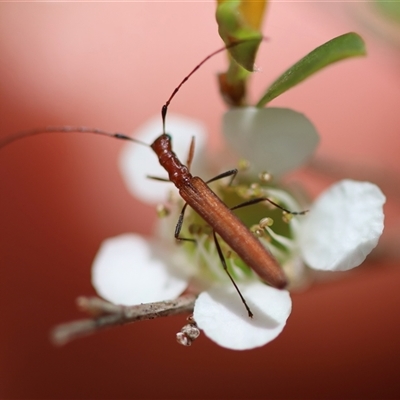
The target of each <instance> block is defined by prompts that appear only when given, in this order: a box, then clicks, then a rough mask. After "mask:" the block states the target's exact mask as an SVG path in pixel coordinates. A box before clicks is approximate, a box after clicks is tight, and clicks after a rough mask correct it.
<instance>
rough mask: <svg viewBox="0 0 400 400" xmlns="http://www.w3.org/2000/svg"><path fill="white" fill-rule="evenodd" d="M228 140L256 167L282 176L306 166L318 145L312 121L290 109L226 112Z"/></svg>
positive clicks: (225, 125)
mask: <svg viewBox="0 0 400 400" xmlns="http://www.w3.org/2000/svg"><path fill="white" fill-rule="evenodd" d="M223 132H224V135H225V138H226V140H227V141H228V143H229V144H230V145H231V146H232V148H233V149H234V150H235V151H236V152H237V153H238V155H239V156H240V157H242V158H245V159H247V160H248V161H250V163H251V164H252V166H254V168H255V170H256V171H257V173H258V172H260V171H268V172H271V173H272V174H274V175H281V174H283V173H285V172H288V171H290V170H292V169H295V168H297V167H299V166H300V165H302V164H303V163H304V162H305V161H306V160H307V159H308V158H309V157H310V156H311V155H312V154H313V153H314V150H315V149H316V147H317V144H318V141H319V137H318V133H317V131H316V130H315V128H314V126H313V125H312V123H311V122H310V121H309V120H308V119H307V118H306V117H305V116H304V115H303V114H300V113H298V112H296V111H293V110H290V109H288V108H255V107H243V108H236V109H232V110H230V111H228V112H226V113H225V114H224V117H223Z"/></svg>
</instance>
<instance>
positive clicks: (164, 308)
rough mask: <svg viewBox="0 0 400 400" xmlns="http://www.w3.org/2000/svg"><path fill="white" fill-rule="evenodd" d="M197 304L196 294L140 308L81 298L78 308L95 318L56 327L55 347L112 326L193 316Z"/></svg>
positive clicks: (144, 305)
mask: <svg viewBox="0 0 400 400" xmlns="http://www.w3.org/2000/svg"><path fill="white" fill-rule="evenodd" d="M195 300H196V296H195V295H194V294H187V295H184V296H181V297H178V298H177V299H175V300H168V301H159V302H156V303H147V304H139V305H137V306H121V305H115V304H111V303H108V302H106V301H104V300H101V299H99V298H96V297H90V298H87V297H79V298H78V299H77V305H78V307H79V308H80V309H82V310H84V311H86V312H88V313H90V314H92V315H94V316H95V317H94V318H92V319H82V320H78V321H73V322H69V323H66V324H62V325H58V326H56V327H55V328H54V329H53V331H52V332H51V340H52V342H53V343H54V344H56V345H64V344H66V343H68V342H70V341H72V340H74V339H77V338H79V337H82V336H87V335H90V334H93V333H96V332H99V331H101V330H103V329H106V328H110V327H113V326H118V325H124V324H128V323H132V322H137V321H143V320H147V319H155V318H160V317H168V316H171V315H177V314H185V313H191V312H192V311H193V307H194V302H195Z"/></svg>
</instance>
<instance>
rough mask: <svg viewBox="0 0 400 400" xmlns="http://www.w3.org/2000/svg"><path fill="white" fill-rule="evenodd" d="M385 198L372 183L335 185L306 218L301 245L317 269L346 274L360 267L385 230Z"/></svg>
mask: <svg viewBox="0 0 400 400" xmlns="http://www.w3.org/2000/svg"><path fill="white" fill-rule="evenodd" d="M384 203H385V196H384V195H383V194H382V192H381V191H380V189H379V188H378V187H377V186H376V185H374V184H372V183H369V182H357V181H352V180H343V181H341V182H339V183H337V184H335V185H333V186H331V187H330V188H329V189H328V190H327V191H326V192H324V193H323V194H322V195H321V196H320V197H319V198H318V199H317V200H316V202H315V203H314V204H313V206H312V208H311V210H310V212H309V214H308V215H307V216H306V217H305V218H304V221H303V225H302V227H301V230H300V237H299V244H300V248H301V251H302V254H303V257H304V260H305V261H306V263H307V264H308V265H309V266H310V267H311V268H314V269H319V270H325V271H333V270H335V271H346V270H348V269H351V268H354V267H356V266H358V265H360V264H361V263H362V262H363V261H364V259H365V257H366V256H367V255H368V254H369V253H370V252H371V250H372V249H373V248H374V247H375V246H376V245H377V243H378V240H379V237H380V236H381V234H382V231H383V220H384V214H383V204H384Z"/></svg>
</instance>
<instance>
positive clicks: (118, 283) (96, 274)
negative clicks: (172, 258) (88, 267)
mask: <svg viewBox="0 0 400 400" xmlns="http://www.w3.org/2000/svg"><path fill="white" fill-rule="evenodd" d="M160 247H161V246H160V244H158V245H157V246H152V244H151V243H150V242H148V241H147V240H145V239H144V238H143V237H141V236H139V235H134V234H124V235H120V236H116V237H113V238H110V239H107V240H105V241H104V242H103V243H102V245H101V247H100V250H99V251H98V253H97V255H96V258H95V260H94V263H93V268H92V284H93V286H94V288H95V289H96V291H97V293H98V294H99V295H100V296H101V297H103V298H104V299H106V300H108V301H110V302H112V303H115V304H123V305H135V304H139V303H147V302H154V301H161V300H168V299H173V298H175V297H177V296H179V295H180V294H181V293H182V292H183V291H184V290H185V288H186V286H187V281H188V277H187V276H186V275H185V274H184V273H183V272H182V271H180V270H176V271H175V270H173V269H172V268H170V267H169V266H168V265H166V263H165V259H168V257H166V254H165V251H163V250H162V249H161V250H160Z"/></svg>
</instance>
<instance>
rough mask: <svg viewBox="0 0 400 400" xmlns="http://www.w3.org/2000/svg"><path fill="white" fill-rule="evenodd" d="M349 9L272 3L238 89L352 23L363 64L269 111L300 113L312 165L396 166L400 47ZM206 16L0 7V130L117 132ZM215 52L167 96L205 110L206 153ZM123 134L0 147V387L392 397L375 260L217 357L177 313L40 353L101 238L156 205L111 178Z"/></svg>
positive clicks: (179, 106)
mask: <svg viewBox="0 0 400 400" xmlns="http://www.w3.org/2000/svg"><path fill="white" fill-rule="evenodd" d="M363 6H365V4H364V5H363V4H362V3H360V4H355V5H354V4H353V6H352V7H351V9H350V8H349V7H348V4H346V3H319V4H315V3H314V4H312V3H290V2H289V3H286V2H279V3H278V2H277V3H272V4H270V10H269V12H268V17H267V21H266V23H265V29H264V32H265V35H266V36H268V38H269V41H268V42H267V43H265V44H263V46H262V48H261V51H260V56H259V58H258V60H257V64H258V66H259V67H260V68H261V69H262V71H261V72H259V73H257V74H255V76H254V79H253V82H252V91H253V92H252V95H253V98H254V99H256V98H257V97H258V96H259V95H260V94H261V92H262V90H263V89H264V88H265V87H266V86H267V84H268V83H269V82H271V81H272V80H273V79H274V78H275V77H276V76H277V75H278V74H279V73H280V72H282V71H283V70H284V69H285V68H287V67H288V66H290V65H291V64H292V63H294V62H295V61H297V60H298V59H299V58H300V57H302V56H303V55H305V54H306V53H307V52H309V51H311V50H312V49H313V48H315V47H316V46H318V45H320V44H322V43H323V42H325V41H327V40H329V39H331V38H332V37H334V36H338V35H340V34H342V33H345V32H348V31H352V30H354V31H358V32H359V33H362V34H363V35H364V38H365V39H366V41H367V47H368V52H369V56H368V58H363V59H355V60H350V61H346V62H343V63H340V64H338V65H336V66H334V67H331V68H329V69H327V70H326V71H324V72H322V73H320V74H318V75H316V76H315V77H313V78H312V79H310V81H307V82H306V83H304V84H302V85H300V86H298V87H297V88H295V89H294V90H292V91H290V92H289V93H287V94H284V95H283V96H282V97H280V98H278V99H277V100H276V101H274V103H272V105H278V106H288V107H292V108H294V109H296V110H298V111H300V112H304V113H305V114H306V115H307V116H308V117H309V118H310V119H311V120H312V121H313V122H314V123H315V125H316V126H317V128H318V129H319V131H320V133H321V136H322V143H321V146H320V149H319V155H320V156H321V157H322V159H324V158H335V159H339V160H344V161H351V162H354V163H356V164H357V165H360V166H364V165H365V167H366V168H367V167H368V168H369V167H371V168H376V167H379V168H382V171H390V172H391V173H392V174H393V175H394V176H396V177H397V176H398V174H399V173H400V164H399V162H398V153H399V144H400V136H399V133H400V132H399V131H400V112H399V104H400V90H399V87H400V68H399V67H400V51H399V49H397V52H396V50H395V49H393V48H391V47H390V46H389V45H388V44H387V43H385V42H383V41H381V40H380V39H379V38H378V37H376V36H374V35H373V34H372V32H370V31H369V30H367V29H366V27H365V25H363V24H361V23H360V21H359V19H357V15H358V10H357V7H363ZM214 10H215V4H214V3H213V2H132V3H90V2H88V3H2V4H0V37H1V38H2V39H1V41H0V54H1V55H2V56H1V63H0V83H1V97H0V102H1V104H0V130H1V135H2V136H6V135H8V134H10V133H13V132H17V131H20V130H24V129H29V128H33V127H40V126H46V125H64V124H74V125H86V126H93V127H98V128H102V129H105V130H111V131H121V132H126V133H131V132H133V131H134V130H135V128H137V127H138V126H139V125H140V124H142V123H143V122H144V121H146V120H147V119H148V118H149V117H151V116H153V115H155V114H158V113H159V112H160V108H161V106H162V104H163V103H164V102H165V101H166V99H167V98H168V96H169V95H170V93H171V91H172V90H173V89H174V88H175V87H176V86H177V84H178V83H179V81H180V80H181V79H182V78H183V77H184V76H185V75H186V74H187V73H188V72H189V71H190V69H191V68H193V67H194V66H195V65H196V64H197V63H198V62H199V61H200V60H201V59H202V58H203V57H204V56H206V55H207V54H209V53H210V52H212V51H213V50H215V49H217V48H219V47H220V46H221V42H220V40H219V38H218V35H217V27H216V23H215V22H214V17H213V14H214ZM224 61H225V59H224V56H223V55H222V56H219V58H216V59H214V60H213V61H210V62H209V63H208V64H207V65H205V66H204V67H203V68H202V70H201V71H199V72H198V73H197V75H196V76H194V77H193V79H192V80H191V81H190V82H188V83H187V85H186V86H185V87H184V88H183V89H182V91H181V92H180V93H179V95H178V96H177V98H176V100H174V102H173V103H172V106H171V108H170V111H171V112H175V113H181V114H184V115H187V116H191V117H193V118H197V119H200V120H202V121H204V123H206V124H207V127H208V129H209V132H210V138H211V142H212V143H211V145H212V146H214V147H215V148H216V147H217V146H218V144H219V140H220V136H219V135H220V134H219V121H220V118H221V114H222V112H223V110H224V105H223V104H222V101H221V100H220V98H219V95H218V93H217V90H216V84H215V82H216V81H215V78H214V74H215V73H216V72H217V71H219V70H221V69H222V68H223V65H224ZM160 129H161V121H160ZM171 133H172V134H173V132H171ZM121 146H122V144H121V143H119V142H118V141H112V140H108V139H107V138H99V137H96V136H93V135H81V136H80V135H79V134H76V135H73V134H71V135H70V136H69V137H68V135H41V136H37V137H34V138H29V139H26V140H23V141H20V142H17V143H15V144H13V145H11V146H9V147H6V148H4V149H2V150H1V152H0V202H1V204H0V221H1V223H0V226H1V233H0V234H1V240H0V260H1V261H0V262H1V264H0V316H1V328H0V397H1V398H67V397H73V398H146V397H147V398H154V397H158V398H161V397H163V398H190V397H196V398H199V397H203V398H234V397H235V398H254V397H259V398H261V397H262V398H322V397H324V398H327V397H329V398H350V397H352V398H355V397H358V398H374V397H375V398H384V397H386V398H387V397H392V398H394V397H398V396H399V395H400V381H399V378H398V374H399V367H400V341H399V337H400V313H399V303H400V291H399V289H398V287H399V283H400V269H399V268H398V259H395V258H390V257H387V258H386V259H385V260H383V261H380V262H375V263H373V262H372V261H370V262H367V263H366V265H365V266H363V267H362V268H360V269H358V270H356V271H355V272H353V273H351V274H349V276H348V277H347V278H345V279H341V280H335V281H332V282H328V283H324V284H321V285H318V286H314V287H313V288H311V289H310V290H308V291H307V292H305V293H299V294H294V295H293V313H292V315H291V317H290V318H289V321H288V324H287V327H286V328H285V330H284V331H283V333H282V334H281V335H280V336H279V337H278V338H277V339H276V340H275V341H274V342H272V343H271V344H269V345H267V346H265V347H263V348H261V349H256V350H252V351H246V352H234V351H229V350H225V349H222V348H219V347H218V346H216V345H215V344H213V343H212V342H210V341H209V340H208V339H207V338H205V336H202V337H201V338H200V339H199V340H198V341H197V342H196V343H195V344H194V346H192V347H191V348H183V347H181V346H179V345H177V344H176V343H175V338H174V336H175V333H176V332H177V331H179V330H180V328H181V327H182V326H183V324H184V319H185V317H183V316H181V317H173V318H169V319H167V320H157V321H149V322H143V323H139V324H133V325H129V326H125V327H121V328H116V329H113V330H110V331H107V332H103V333H100V334H98V335H95V336H92V337H88V338H84V339H81V340H78V341H75V342H73V343H71V344H69V345H67V346H65V347H61V348H57V347H54V346H53V345H52V344H51V343H50V341H49V339H48V337H49V331H50V329H51V328H52V327H53V326H54V325H56V324H58V323H61V322H66V321H69V320H72V319H77V318H81V317H83V316H82V315H81V314H80V313H79V312H78V311H77V310H76V308H75V305H74V300H75V298H76V297H77V296H79V295H94V294H95V293H94V290H93V288H92V287H91V284H90V268H91V262H92V260H93V258H94V256H95V254H96V251H97V249H98V247H99V244H100V242H101V241H102V240H103V239H105V238H108V237H110V236H113V235H117V234H120V233H123V232H139V233H143V234H150V233H151V231H152V227H153V223H154V220H155V215H154V214H155V213H154V210H153V209H152V208H151V207H148V206H146V205H144V204H142V203H140V202H139V201H137V200H135V199H133V198H132V197H131V196H130V195H129V194H128V192H127V190H126V189H125V187H124V184H123V182H122V180H121V177H120V174H119V172H118V168H117V158H118V154H119V151H120V149H121ZM396 185H398V182H396V181H391V182H389V183H388V184H387V186H386V187H388V188H389V189H388V190H389V192H390V190H391V188H392V189H393V193H391V192H390V193H387V194H388V195H389V201H388V206H387V211H388V217H387V220H386V221H387V225H388V228H387V232H386V234H389V233H391V234H395V233H396V230H398V228H397V227H398V225H399V220H400V210H399V208H400V207H399V205H398V201H399V199H398V198H399V196H398V192H397V193H396V189H397V187H396ZM396 196H397V197H396ZM171 234H172V232H171Z"/></svg>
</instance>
